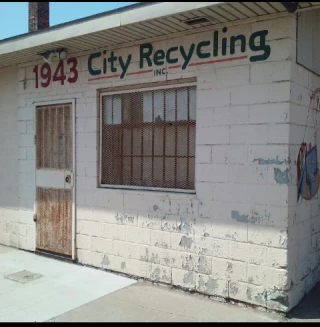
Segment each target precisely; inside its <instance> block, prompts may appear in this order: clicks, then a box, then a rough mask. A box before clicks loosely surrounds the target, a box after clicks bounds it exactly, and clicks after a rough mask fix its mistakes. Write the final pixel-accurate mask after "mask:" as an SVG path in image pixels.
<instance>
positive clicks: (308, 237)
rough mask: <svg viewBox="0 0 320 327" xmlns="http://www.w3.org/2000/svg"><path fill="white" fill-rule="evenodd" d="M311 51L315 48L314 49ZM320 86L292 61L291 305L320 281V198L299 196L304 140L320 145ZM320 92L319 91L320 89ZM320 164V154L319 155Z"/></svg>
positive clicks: (317, 196) (310, 73)
mask: <svg viewBox="0 0 320 327" xmlns="http://www.w3.org/2000/svg"><path fill="white" fill-rule="evenodd" d="M310 51H311V49H310ZM318 88H320V77H319V76H318V75H316V74H314V73H312V72H311V71H309V70H307V69H306V68H304V67H302V66H300V65H298V64H296V63H292V67H291V98H290V115H289V117H290V128H289V151H290V165H289V176H290V177H289V186H290V189H291V191H290V196H289V202H288V206H289V236H290V237H289V239H288V254H289V256H288V267H289V272H288V274H289V275H288V280H289V282H290V284H289V285H290V290H291V292H290V296H289V300H290V305H291V306H295V305H296V304H297V303H298V302H299V300H300V299H301V298H302V297H303V296H304V295H305V294H307V293H308V292H309V291H310V290H311V289H312V288H313V286H314V285H315V284H316V283H317V282H318V281H319V273H320V198H319V193H317V195H316V196H315V197H314V198H313V199H312V200H310V201H306V200H301V199H300V200H299V202H298V203H297V196H296V194H297V193H296V177H297V157H298V152H299V148H300V145H301V143H302V142H303V141H304V142H307V144H309V143H311V144H312V146H314V145H315V144H317V150H318V153H319V150H320V148H319V145H320V129H319V123H320V116H319V111H318V112H317V111H316V110H315V108H316V105H317V103H316V100H317V97H316V98H315V100H312V101H311V100H310V95H311V94H312V93H314V92H315V90H316V89H318ZM318 95H319V93H318ZM318 167H319V155H318Z"/></svg>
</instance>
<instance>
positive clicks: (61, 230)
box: [35, 103, 74, 258]
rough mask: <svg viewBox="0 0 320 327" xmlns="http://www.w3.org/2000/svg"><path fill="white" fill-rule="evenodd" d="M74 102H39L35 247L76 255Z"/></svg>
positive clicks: (51, 251)
mask: <svg viewBox="0 0 320 327" xmlns="http://www.w3.org/2000/svg"><path fill="white" fill-rule="evenodd" d="M73 108H74V105H73V103H58V104H50V105H41V106H36V138H35V140H36V215H35V221H36V249H37V251H42V252H47V253H51V254H56V255H62V256H66V257H70V258H74V201H73V200H74V123H73V120H74V110H73Z"/></svg>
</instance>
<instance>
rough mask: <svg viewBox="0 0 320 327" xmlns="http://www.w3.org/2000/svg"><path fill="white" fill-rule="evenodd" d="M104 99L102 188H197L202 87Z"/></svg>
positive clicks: (108, 95)
mask: <svg viewBox="0 0 320 327" xmlns="http://www.w3.org/2000/svg"><path fill="white" fill-rule="evenodd" d="M100 96H101V98H100V100H101V101H100V105H101V115H100V117H101V124H100V127H101V129H100V184H101V186H113V187H115V186H117V187H123V188H124V187H127V188H137V187H143V188H151V189H166V190H169V189H172V190H179V189H180V190H185V191H187V190H194V181H195V128H196V87H195V86H194V85H184V86H183V85H181V86H176V85H175V86H170V87H157V88H152V89H143V90H138V91H137V90H132V91H122V92H121V91H120V92H113V93H102V94H101V95H100Z"/></svg>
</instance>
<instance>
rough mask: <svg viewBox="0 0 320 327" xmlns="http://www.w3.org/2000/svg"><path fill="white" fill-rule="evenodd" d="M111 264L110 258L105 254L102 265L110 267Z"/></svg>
mask: <svg viewBox="0 0 320 327" xmlns="http://www.w3.org/2000/svg"><path fill="white" fill-rule="evenodd" d="M109 264H110V261H109V258H108V256H107V255H106V254H105V255H104V256H103V259H102V265H104V266H108V265H109Z"/></svg>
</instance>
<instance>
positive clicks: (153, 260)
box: [149, 253, 159, 263]
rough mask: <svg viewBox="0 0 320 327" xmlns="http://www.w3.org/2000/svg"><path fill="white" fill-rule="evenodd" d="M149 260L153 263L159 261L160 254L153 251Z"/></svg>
mask: <svg viewBox="0 0 320 327" xmlns="http://www.w3.org/2000/svg"><path fill="white" fill-rule="evenodd" d="M149 262H151V263H158V262H159V256H158V254H154V253H152V255H151V258H150V260H149Z"/></svg>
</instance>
